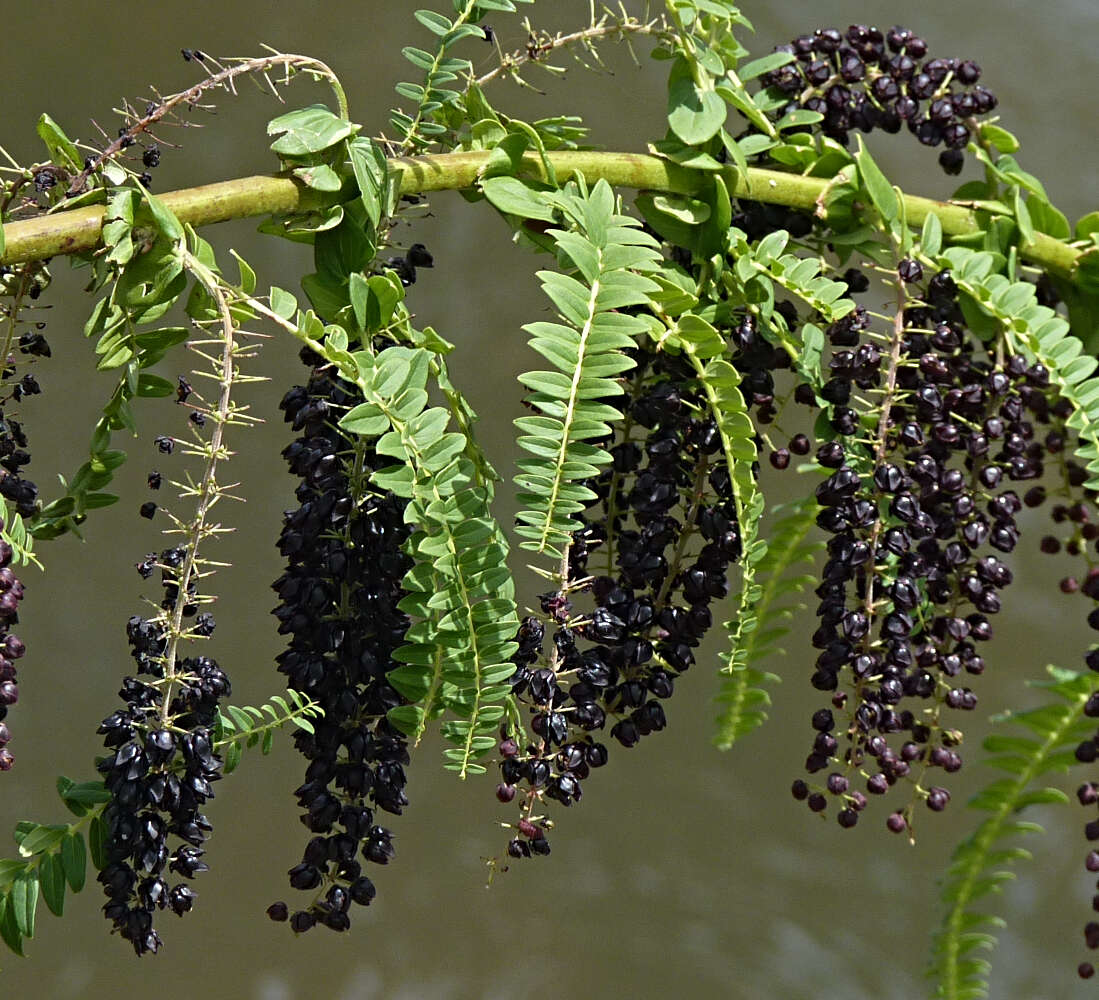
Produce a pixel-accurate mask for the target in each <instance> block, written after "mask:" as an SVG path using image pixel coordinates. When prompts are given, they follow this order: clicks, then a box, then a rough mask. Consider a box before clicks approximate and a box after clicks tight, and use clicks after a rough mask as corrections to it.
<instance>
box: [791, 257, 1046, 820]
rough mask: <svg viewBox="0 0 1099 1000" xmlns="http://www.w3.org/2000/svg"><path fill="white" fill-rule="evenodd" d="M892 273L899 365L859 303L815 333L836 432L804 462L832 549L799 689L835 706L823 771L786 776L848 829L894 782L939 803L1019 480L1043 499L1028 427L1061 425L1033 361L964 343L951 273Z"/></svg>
mask: <svg viewBox="0 0 1099 1000" xmlns="http://www.w3.org/2000/svg"><path fill="white" fill-rule="evenodd" d="M898 277H899V279H900V280H901V281H902V282H904V283H905V288H906V293H907V294H908V296H909V297H910V299H909V301H910V305H909V306H908V307H907V308H905V310H904V314H903V322H904V329H903V335H902V338H901V341H900V345H899V348H900V349H899V353H898V356H897V364H896V366H895V367H893V364H892V358H891V357H888V356H883V353H882V350H883V347H884V345H882V344H881V338H877V339H875V338H873V337H870V336H867V335H864V330H865V328H866V326H867V317H866V312H865V310H863V309H862V307H859V308H858V309H857V310H856V311H855V312H852V313H850V314H849V315H848V316H847V317H845V318H844V319H843V320H841V321H839V322H838V323H836V324H834V325H833V326H832V327H831V328H829V330H828V335H829V338H830V340H831V344H832V353H831V358H830V361H829V363H828V368H829V375H830V377H829V378H828V380H827V381H826V382H825V383H824V384H823V386H822V387H820V389H819V399H820V400H823V401H824V402H825V403H826V404H827V406H828V408H829V412H830V414H831V426H832V430H833V432H834V433H835V434H836V437H835V439H834V440H831V441H826V442H825V443H823V444H821V445H820V447H819V448H818V449H817V453H816V457H817V461H818V462H819V463H820V465H821V466H823V467H824V469H825V470H826V471H827V472H828V473H829V474H828V476H827V478H826V479H825V480H824V481H822V482H821V483H820V484H819V486H818V487H817V490H816V497H817V501H818V502H819V504H820V505H821V507H822V510H821V512H820V514H819V516H818V518H817V523H818V524H819V525H820V527H821V528H823V529H824V530H825V531H826V532H827V533H828V534H829V535H830V539H829V542H828V559H827V561H826V564H825V567H824V570H823V574H822V582H821V584H820V586H819V587H818V588H817V590H816V594H817V597H818V598H819V601H820V603H819V605H818V607H817V615H818V617H819V619H820V624H819V627H818V628H817V630H816V631H815V632H814V634H813V638H812V642H813V645H814V647H815V648H816V649H818V650H819V651H820V652H819V655H818V657H817V660H816V664H815V670H814V672H813V675H812V684H813V686H814V687H815V688H817V689H818V690H820V691H822V692H829V693H831V695H832V697H831V702H830V704H829V705H828V706H827V707H822V708H821V709H820V710H818V711H817V712H816V713H815V714H814V715H813V718H812V727H813V730H814V734H815V735H814V738H813V744H812V747H811V752H810V754H809V756H808V759H807V761H806V769H807V771H808V772H809V773H810V774H811V775H814V776H817V775H819V776H820V777H815V778H814V779H812V781H810V782H806V781H804V780H800V779H799V780H798V781H795V782H794V786H793V793H794V796H795V797H796V798H798V799H800V800H804V801H806V802H807V804H808V806H809V808H810V809H812V810H813V811H816V812H822V811H824V810H825V809H827V808H828V806H829V803H830V802H831V803H834V804H835V806H836V807H837V808H838V815H837V818H838V820H839V823H840V825H841V826H844V827H851V826H854V825H855V824H856V823H857V821H858V818H859V814H860V812H861V811H862V809H863V808H864V807H865V806H866V804H867V795H868V794H869V795H870V796H877V795H884V794H885V793H886V792H887V791H889V789H890V787H891V786H893V785H895V784H896V783H897V782H898V781H908V782H910V783H911V784H912V786H913V789H914V798H913V801H920V800H922V801H923V802H924V803H925V804H926V806H927V807H928V808H930V809H932V810H934V811H939V810H941V809H943V808H945V806H946V804H947V802H948V801H949V799H950V794H949V792H948V791H947V790H946V789H945V788H943V787H941V786H940V785H938V784H936V783H935V781H934V775H935V774H936V773H937V771H936V769H941V770H942V771H943V772H946V773H950V772H953V771H957V770H958V769H959V768H960V767H961V766H962V758H961V755H960V753H959V752H958V749H957V747H958V744H959V742H960V734H959V733H958V732H957V731H956V730H954V729H952V728H949V727H948V726H946V725H945V724H944V722H943V721H942V714H943V709H952V710H957V711H969V710H972V709H973V708H974V707H975V706H976V704H977V698H976V695H975V694H974V692H973V691H972V690H971V688H970V687H969V684H970V682H971V679H972V678H973V677H975V676H977V675H980V674H981V673H983V671H984V669H985V660H984V657H983V656H982V655H981V647H982V645H983V643H985V642H986V641H987V640H988V639H990V638H991V636H992V625H991V619H992V617H993V616H994V615H996V614H997V613H998V612H999V610H1000V608H1001V592H1002V590H1003V588H1004V587H1006V586H1007V585H1008V584H1010V583H1011V581H1012V572H1011V570H1010V569H1009V567H1008V566H1007V564H1006V563H1005V561H1004V557H1005V556H1006V555H1007V554H1008V553H1010V552H1011V551H1012V550H1013V549H1014V548H1015V546H1016V544H1017V542H1018V539H1019V525H1018V523H1017V515H1018V514H1019V511H1020V510H1021V509H1022V508H1023V506H1024V500H1023V498H1021V497H1020V496H1019V492H1018V491H1017V489H1016V486H1018V489H1019V490H1020V491H1023V492H1024V496H1025V497H1026V500H1027V502H1028V503H1031V504H1032V505H1033V503H1034V502H1035V500H1036V498H1037V497H1038V495H1039V493H1040V488H1035V487H1032V488H1031V489H1029V490H1027V489H1025V487H1024V486H1023V484H1024V483H1026V482H1027V481H1031V480H1035V479H1037V478H1039V477H1040V476H1041V475H1042V474H1043V470H1044V463H1045V459H1046V458H1047V456H1048V455H1049V454H1050V453H1051V452H1052V451H1053V450H1055V449H1058V448H1059V444H1060V442H1059V441H1058V440H1057V436H1056V435H1055V434H1054V433H1052V432H1051V433H1050V434H1049V435H1047V436H1046V437H1045V439H1044V440H1043V439H1041V438H1040V437H1039V436H1038V434H1037V433H1036V431H1035V425H1036V424H1038V423H1042V422H1048V421H1049V420H1050V419H1052V418H1056V417H1057V416H1058V415H1059V416H1060V417H1062V418H1063V416H1064V415H1065V404H1064V403H1063V402H1058V401H1051V391H1050V388H1049V374H1048V372H1047V371H1046V370H1045V369H1044V368H1043V366H1042V365H1041V364H1038V363H1035V364H1031V365H1028V364H1027V362H1026V361H1025V360H1024V359H1023V358H1022V357H1021V356H1008V357H1007V358H1006V359H1004V360H1003V361H1002V362H1001V361H1000V360H997V359H995V358H989V357H986V356H984V352H983V350H981V349H980V348H978V347H975V346H974V342H975V341H974V338H972V337H971V336H970V335H969V334H968V331H967V330H966V329H965V326H964V321H963V317H962V315H961V313H960V310H959V308H958V305H957V301H956V288H955V285H954V282H953V280H952V278H951V275H950V273H949V272H948V271H942V272H939V273H938V274H936V275H934V276H933V277H931V278H930V279H929V280H928V281H926V282H923V281H922V274H915V273H911V274H907V275H906V274H904V273H903V266H902V273H901V274H900V275H899V276H898ZM859 290H862V286H859ZM888 349H889V348H888V347H885V350H886V351H888ZM856 393H858V394H861V395H862V396H864V397H865V396H870V397H871V398H877V399H878V400H879V401H881V402H880V405H881V406H882V407H884V408H885V412H884V413H882V414H879V415H877V416H876V417H875V420H876V421H879V422H878V423H877V426H876V427H875V428H873V429H869V428H867V427H866V426H864V425H863V423H862V422H861V421H860V420H859V418H858V415H857V414H856V412H855V411H854V410H853V409H851V408H850V405H849V404H850V403H851V401H852V397H853V396H854V394H856ZM809 395H810V397H811V396H812V393H810V394H809ZM802 397H803V398H804V394H802ZM1051 445H1052V446H1051ZM794 446H795V442H791V448H793V447H794ZM797 447H798V450H802V451H804V450H805V449H804V447H803V443H802V444H799V445H798V446H797ZM773 464H776V463H773ZM778 464H781V463H778ZM912 808H913V803H912V802H910V803H909V804H907V805H906V806H904V807H902V808H900V809H898V810H897V811H895V812H894V813H893V814H892V815H890V816H889V818H888V821H887V825H888V827H889V829H891V830H893V831H894V832H898V833H899V832H901V831H903V830H905V829H906V828H907V827H908V825H909V824H910V822H911V820H912Z"/></svg>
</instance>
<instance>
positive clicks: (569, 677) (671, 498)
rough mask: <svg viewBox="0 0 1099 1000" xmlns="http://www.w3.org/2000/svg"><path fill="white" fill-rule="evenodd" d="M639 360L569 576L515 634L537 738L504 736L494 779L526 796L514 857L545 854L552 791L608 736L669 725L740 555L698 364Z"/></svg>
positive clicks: (580, 773) (626, 738)
mask: <svg viewBox="0 0 1099 1000" xmlns="http://www.w3.org/2000/svg"><path fill="white" fill-rule="evenodd" d="M637 362H638V367H637V369H636V371H635V372H634V373H633V378H632V389H631V396H630V400H629V407H628V413H627V416H626V420H625V422H624V425H623V430H622V433H621V434H620V436H619V437H618V438H617V439H616V440H615V441H608V442H605V444H606V445H607V446H608V447H609V449H610V453H611V456H612V458H613V465H612V466H610V467H609V468H608V470H607V472H605V473H604V474H603V475H601V476H600V477H598V478H597V479H595V480H592V481H590V482H589V483H588V485H589V486H590V487H591V489H592V490H593V491H594V492H595V494H596V499H595V500H593V501H592V502H591V504H590V506H589V508H588V512H587V514H586V516H583V517H582V518H581V521H582V525H583V526H582V528H581V530H580V531H578V532H576V533H575V534H574V536H573V540H572V545H571V547H570V549H569V558H568V579H567V581H566V583H565V586H563V587H562V588H561V589H560V590H557V591H551V592H549V593H547V594H543V595H542V597H541V611H542V616H541V617H534V616H532V617H529V618H527V619H525V620H524V621H523V623H522V625H521V627H520V629H519V632H518V635H517V640H518V642H519V649H518V652H517V653H516V655H515V657H514V661H515V664H516V671H515V674H514V676H513V678H512V689H513V691H514V693H515V694H516V696H517V697H518V699H519V701H520V703H521V704H523V705H525V706H526V710H527V713H528V715H529V728H530V730H531V731H532V732H533V738H532V739H531V740H530V741H529V742H527V741H523V742H522V743H520V741H519V740H517V739H515V738H513V736H512V735H511V734H510V733H509V732H508V731H507V730H505V731H503V732H502V737H503V738H502V740H501V743H500V746H499V752H500V756H501V762H500V774H501V778H502V781H501V783H500V785H499V786H498V787H497V789H496V795H497V797H498V798H499V799H500V800H501V801H502V802H511V801H513V800H516V799H517V800H518V803H519V806H520V819H519V821H518V822H517V823H516V824H515V826H514V830H515V836H513V838H512V839H511V841H510V842H509V844H508V846H507V853H508V855H509V856H510V857H513V858H520V857H529V856H530V855H531V854H548V853H549V851H550V847H549V842H548V840H547V838H546V830H547V829H549V828H550V827H551V826H552V821H551V820H550V819H549V818H548V816H547V815H546V808H547V806H548V805H549V801H550V800H552V801H553V802H556V803H558V804H559V805H561V806H570V805H572V803H573V802H576V801H579V799H580V797H581V795H582V783H583V781H584V780H585V779H586V778H587V777H588V775H589V774H590V773H591V770H592V769H593V768H599V767H602V766H603V765H604V764H605V763H606V761H607V756H608V751H607V746H606V744H605V743H604V742H603V741H602V739H603V738H605V737H602V734H603V733H604V732H606V733H608V734H609V736H610V738H611V739H613V740H614V741H616V742H617V743H619V744H620V745H621V746H623V747H632V746H635V745H636V744H637V743H638V741H640V740H641V738H642V737H644V736H647V735H649V734H650V733H654V732H658V731H660V730H662V729H663V728H664V727H665V725H666V718H665V714H664V707H663V702H664V700H665V699H667V698H669V697H670V696H671V695H672V693H673V691H674V688H675V682H676V679H677V678H678V677H679V676H680V675H681V674H682V673H683V672H684V671H686V670H687V669H688V668H689V667H690V666H691V664H692V663H693V662H694V649H695V648H696V647H697V646H698V644H699V642H700V640H701V638H702V636H703V635H704V634H705V633H706V631H707V630H708V629H709V628H710V626H711V624H712V621H713V617H712V615H711V612H710V604H711V602H713V601H714V600H715V599H720V598H721V597H724V596H725V594H726V593H727V592H728V583H727V580H726V574H727V570H728V567H729V565H730V563H733V562H735V561H736V559H737V558H738V557H739V555H740V552H741V536H740V530H739V527H738V525H737V520H736V512H735V506H734V503H733V498H732V488H731V483H730V480H729V476H728V473H727V471H726V469H725V466H724V462H723V460H722V457H721V440H720V436H719V434H718V431H717V427H716V425H715V424H714V422H713V421H712V420H709V419H707V418H706V417H705V416H704V415H705V413H706V408H705V405H704V400H703V399H702V397H701V395H700V393H699V392H698V389H697V385H696V384H695V382H694V379H693V372H692V370H691V369H690V368H689V367H688V366H687V365H686V364H685V363H684V362H683V360H682V359H679V358H675V357H671V356H669V355H666V354H660V355H655V356H654V355H650V354H646V353H640V354H639V355H638V356H637ZM612 402H614V403H616V404H617V405H621V400H612ZM574 599H577V600H579V599H583V601H584V603H585V605H588V609H587V610H582V609H580V608H577V607H575V606H574V603H573V601H574ZM601 737H602V738H601Z"/></svg>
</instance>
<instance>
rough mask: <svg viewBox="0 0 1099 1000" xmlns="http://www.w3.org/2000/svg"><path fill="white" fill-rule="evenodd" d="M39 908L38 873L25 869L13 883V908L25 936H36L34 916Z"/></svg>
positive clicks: (17, 924) (20, 929)
mask: <svg viewBox="0 0 1099 1000" xmlns="http://www.w3.org/2000/svg"><path fill="white" fill-rule="evenodd" d="M37 909H38V873H37V872H36V871H25V872H23V873H22V874H20V875H17V876H16V878H15V881H14V882H12V884H11V910H12V916H13V917H14V918H15V926H16V927H17V928H18V930H19V933H20V934H22V935H23V937H27V938H33V937H34V916H35V911H36V910H37Z"/></svg>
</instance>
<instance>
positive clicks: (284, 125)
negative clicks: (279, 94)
mask: <svg viewBox="0 0 1099 1000" xmlns="http://www.w3.org/2000/svg"><path fill="white" fill-rule="evenodd" d="M358 131H359V126H358V125H353V124H351V122H349V121H344V119H342V118H340V117H338V116H337V115H334V114H333V113H332V112H331V111H329V110H328V108H326V107H325V106H324V105H323V104H312V105H310V106H309V107H307V108H299V109H298V110H297V111H290V112H288V113H287V114H285V115H279V117H278V118H275V119H272V120H271V121H270V122H268V124H267V134H268V135H279V138H278V139H276V140H275V141H274V142H273V143H271V149H272V150H273V151H274V152H276V153H278V154H279V155H280V156H307V155H309V154H310V153H319V152H321V151H322V150H325V149H328V148H329V147H330V146H334V145H335V144H336V143H337V142H340V141H341V140H343V139H346V138H348V137H349V136H352V135H354V134H355V133H356V132H358ZM280 133H281V134H280Z"/></svg>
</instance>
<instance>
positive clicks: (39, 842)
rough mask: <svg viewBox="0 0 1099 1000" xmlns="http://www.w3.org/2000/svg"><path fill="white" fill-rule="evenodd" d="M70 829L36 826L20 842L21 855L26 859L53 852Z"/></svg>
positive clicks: (65, 827) (66, 827)
mask: <svg viewBox="0 0 1099 1000" xmlns="http://www.w3.org/2000/svg"><path fill="white" fill-rule="evenodd" d="M68 829H69V828H68V826H36V827H35V828H34V829H33V830H31V831H30V832H29V833H28V834H27V835H26V836H25V837H23V838H22V839H21V840H20V841H19V853H20V854H21V855H22V856H23V857H24V858H29V857H31V856H33V855H35V854H41V853H42V852H43V851H48V850H51V849H52V848H53V847H55V846H56V845H57V844H59V843H61V838H62V837H64V836H65V833H66V832H67V831H68Z"/></svg>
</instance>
